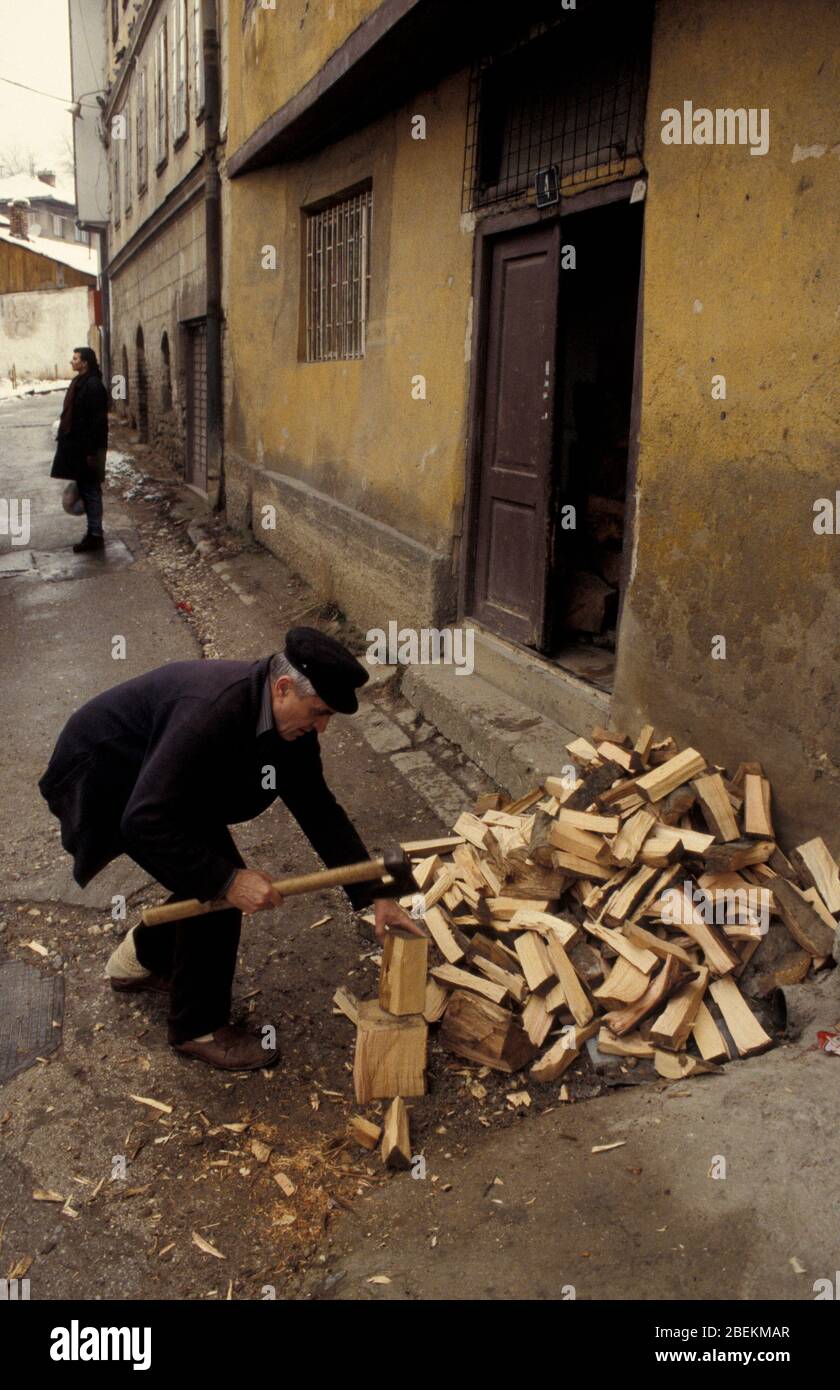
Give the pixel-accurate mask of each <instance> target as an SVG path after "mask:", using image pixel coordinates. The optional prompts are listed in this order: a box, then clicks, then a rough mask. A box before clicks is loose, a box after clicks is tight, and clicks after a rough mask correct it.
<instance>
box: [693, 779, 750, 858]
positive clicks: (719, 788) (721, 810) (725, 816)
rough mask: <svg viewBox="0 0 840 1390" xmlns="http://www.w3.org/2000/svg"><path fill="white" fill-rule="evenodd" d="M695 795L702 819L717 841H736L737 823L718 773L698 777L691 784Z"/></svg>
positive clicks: (738, 833) (737, 833)
mask: <svg viewBox="0 0 840 1390" xmlns="http://www.w3.org/2000/svg"><path fill="white" fill-rule="evenodd" d="M691 785H692V786H693V788H694V790H695V791H696V793H697V800H698V801H699V803H700V810H701V811H702V813H703V819H704V820H705V822H706V824H707V825H708V827H709V829H710V830H711V832H712V834H713V835H714V836H715V837H716V838H717V839H718V840H723V841H727V840H737V839H738V838H739V836H740V833H741V832H740V831H739V829H738V822H737V821H736V819H735V817H734V815H733V814H732V807H731V805H730V804H729V797H728V795H727V791H726V787H725V786H724V785H723V778H722V777H721V775H720V773H719V772H715V773H713V774H711V775H710V776H708V777H698V778H696V780H695V781H694V782H692V784H691Z"/></svg>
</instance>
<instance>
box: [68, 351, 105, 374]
mask: <svg viewBox="0 0 840 1390" xmlns="http://www.w3.org/2000/svg"><path fill="white" fill-rule="evenodd" d="M73 351H74V352H77V353H78V354H79V356H80V357H81V359H82V361H83V362H87V364H88V371H89V373H90V375H91V376H98V377H99V378H100V379H101V377H102V368H101V367H100V365H99V363H98V362H97V360H96V353H95V352H94V350H93V348H89V347H79V348H74V349H73Z"/></svg>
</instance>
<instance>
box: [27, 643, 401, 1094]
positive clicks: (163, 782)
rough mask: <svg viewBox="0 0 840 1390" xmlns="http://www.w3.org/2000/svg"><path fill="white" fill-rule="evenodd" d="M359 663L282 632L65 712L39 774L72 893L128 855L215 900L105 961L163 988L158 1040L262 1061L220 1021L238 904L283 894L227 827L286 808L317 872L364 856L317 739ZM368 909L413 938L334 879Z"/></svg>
mask: <svg viewBox="0 0 840 1390" xmlns="http://www.w3.org/2000/svg"><path fill="white" fill-rule="evenodd" d="M367 678H368V677H367V672H366V671H365V669H364V667H363V666H362V665H361V664H360V662H358V661H357V660H356V658H355V657H354V656H352V655H351V653H350V652H349V651H347V649H346V648H345V647H343V646H342V645H341V643H340V642H337V641H336V640H335V639H334V638H332V637H329V636H327V635H326V634H324V633H320V632H318V631H316V630H315V629H314V628H306V627H298V628H292V629H290V631H289V632H288V633H287V635H286V645H285V651H284V652H283V653H278V654H276V655H274V656H271V657H264V658H263V659H262V660H260V661H255V662H244V661H176V662H172V663H171V664H170V665H168V666H161V667H159V668H158V669H157V670H154V671H149V672H147V674H146V675H144V676H138V677H137V678H136V679H135V680H130V681H126V682H125V683H124V684H122V685H118V686H115V687H114V688H113V689H112V690H107V691H105V693H104V694H102V695H98V696H96V698H95V699H93V700H90V701H88V703H87V704H86V705H83V706H82V708H81V709H80V710H78V711H77V712H76V713H75V714H74V715H73V716H72V717H71V719H70V720H69V721H68V723H67V724H66V726H65V728H64V730H63V731H62V733H61V735H60V737H59V740H58V743H57V744H56V747H55V750H54V752H53V755H52V758H51V759H50V763H49V766H48V768H47V770H46V772H45V773H44V775H43V777H42V778H41V781H40V783H39V786H40V789H41V792H42V794H43V796H44V797H45V798H46V800H47V802H48V804H49V807H50V810H51V811H52V812H53V814H54V815H56V816H57V817H58V819H59V820H60V822H61V841H62V844H63V845H64V848H65V849H66V850H67V851H68V852H69V853H70V854H72V855H73V860H74V863H73V876H74V878H75V879H76V882H77V883H78V884H80V886H81V887H83V888H84V887H85V885H86V884H87V883H89V882H90V880H91V879H92V878H93V877H94V876H95V875H96V874H98V873H99V872H100V870H101V869H103V868H104V867H105V866H106V864H109V863H110V862H111V860H112V859H114V858H116V856H117V855H119V854H128V855H129V856H130V857H131V858H132V859H133V860H134V861H135V863H137V864H139V865H140V867H141V868H143V869H145V870H146V872H147V873H149V874H151V875H152V876H153V877H154V878H156V879H157V880H158V881H159V882H160V883H162V884H163V885H164V886H165V887H166V888H168V889H169V890H170V892H171V893H172V894H173V896H174V898H176V899H182V898H198V899H200V900H201V901H202V902H215V901H216V900H223V904H224V905H223V906H221V907H220V908H219V909H218V910H213V911H211V912H210V913H208V914H206V915H204V916H201V917H197V918H193V919H191V920H188V919H185V920H182V921H178V922H175V923H171V924H169V925H167V926H143V925H140V926H137V927H134V928H132V930H130V931H129V933H128V935H127V936H126V937H125V938H124V940H123V941H122V942H121V944H120V945H119V946H118V947H117V949H116V951H115V952H114V953H113V955H112V956H111V958H110V960H109V961H108V964H107V967H106V970H107V974H108V975H109V976H110V978H111V985H112V988H113V989H115V990H118V991H135V990H142V989H152V990H161V991H167V992H168V994H169V1001H170V1007H169V1027H168V1034H169V1042H170V1043H171V1045H172V1046H173V1047H174V1049H175V1050H176V1051H177V1052H180V1053H183V1054H184V1055H186V1056H188V1057H197V1058H200V1059H201V1060H202V1061H204V1062H208V1063H209V1064H210V1065H211V1066H215V1067H221V1068H224V1069H226V1070H240V1069H243V1068H245V1069H255V1068H257V1067H264V1066H266V1065H270V1064H271V1063H272V1062H276V1061H277V1059H278V1056H279V1053H278V1052H277V1051H273V1052H269V1051H267V1050H266V1049H265V1048H264V1047H263V1045H262V1039H261V1038H260V1037H258V1036H255V1035H254V1034H252V1033H249V1032H248V1031H247V1030H245V1029H242V1028H234V1027H232V1026H231V1025H230V1021H229V1019H230V1003H231V986H232V982H233V975H234V970H235V967H236V953H237V947H238V944H239V933H240V927H241V923H242V914H243V912H244V913H246V914H250V913H252V912H260V911H264V910H265V909H267V908H272V907H277V906H279V903H280V901H281V899H280V898H279V896H278V894H277V892H276V890H275V889H274V888H273V887H272V880H271V877H270V876H269V874H268V873H266V872H265V871H264V870H263V869H257V868H253V867H248V866H246V864H245V862H244V860H243V859H242V857H241V856H240V854H239V851H238V850H237V848H236V845H235V844H234V841H233V838H232V837H231V834H230V831H229V830H228V826H229V825H232V824H236V823H238V822H239V821H245V820H252V819H253V818H254V817H255V816H258V815H259V814H260V813H261V812H262V811H264V810H266V808H267V807H268V806H270V805H271V803H272V802H273V801H274V800H275V799H276V798H277V797H280V799H281V800H282V801H283V802H285V804H286V806H287V808H288V809H289V811H291V813H292V815H293V816H294V817H295V819H296V820H297V822H298V824H299V825H300V827H301V829H302V830H303V833H304V834H305V835H306V837H307V839H308V840H309V842H310V844H311V845H312V846H313V848H314V849H315V850H316V851H317V853H318V854H319V855H320V857H321V859H322V860H323V861H324V863H325V864H326V865H327V866H329V867H337V866H338V865H344V864H349V863H352V862H355V861H359V860H363V859H366V858H367V852H366V850H365V847H364V844H363V843H362V841H361V839H360V838H359V836H358V834H357V833H356V831H355V829H354V827H353V825H352V824H351V822H350V820H349V819H348V817H347V815H346V814H345V812H344V810H343V809H342V808H341V806H339V804H338V802H337V801H336V799H335V797H334V796H333V795H332V793H331V791H330V790H329V788H328V786H327V784H326V782H325V780H324V773H323V769H322V766H321V754H320V749H319V745H318V735H319V734H322V733H323V732H324V730H325V729H326V727H327V725H328V723H329V721H330V719H331V718H332V716H333V715H334V714H336V713H340V714H354V713H355V712H356V710H357V709H358V700H357V697H356V691H357V689H358V688H359V686H361V685H363V684H364V682H365V681H366V680H367ZM345 892H346V893H347V896H348V898H349V899H350V902H351V904H352V905H353V907H354V908H356V909H359V908H361V907H366V906H369V905H370V904H371V902H372V903H373V905H374V915H375V922H376V925H375V932H376V936H377V939H378V940H380V941H381V940H383V939H384V936H385V933H386V931H387V930H388V928H389V927H391V926H399V927H403V928H405V929H407V930H410V931H413V932H418V931H419V930H420V929H419V928H417V927H416V926H415V924H414V923H413V922H411V919H410V918H409V917H408V916H407V914H406V913H405V912H404V911H403V910H402V908H401V907H400V906H399V904H398V903H396V902H395V901H394V900H393V899H390V898H385V897H377V896H376V889H375V886H374V887H372V886H371V885H365V884H361V883H360V884H354V885H352V886H348V887H347V888H345Z"/></svg>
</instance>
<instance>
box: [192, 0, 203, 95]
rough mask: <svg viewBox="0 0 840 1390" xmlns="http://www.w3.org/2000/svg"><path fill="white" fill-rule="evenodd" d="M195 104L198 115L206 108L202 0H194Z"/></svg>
mask: <svg viewBox="0 0 840 1390" xmlns="http://www.w3.org/2000/svg"><path fill="white" fill-rule="evenodd" d="M192 6H193V9H192V45H193V50H192V67H193V104H194V109H195V114H196V116H200V115H201V113H202V111H203V110H204V31H203V29H202V27H201V0H192Z"/></svg>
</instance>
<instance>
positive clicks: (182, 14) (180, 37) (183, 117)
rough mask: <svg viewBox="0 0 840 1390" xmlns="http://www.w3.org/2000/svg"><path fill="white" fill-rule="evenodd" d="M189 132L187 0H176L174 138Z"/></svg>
mask: <svg viewBox="0 0 840 1390" xmlns="http://www.w3.org/2000/svg"><path fill="white" fill-rule="evenodd" d="M186 133H187V0H175V7H174V10H173V14H172V139H173V142H174V141H176V140H180V139H181V138H182V137H183V136H184V135H186Z"/></svg>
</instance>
